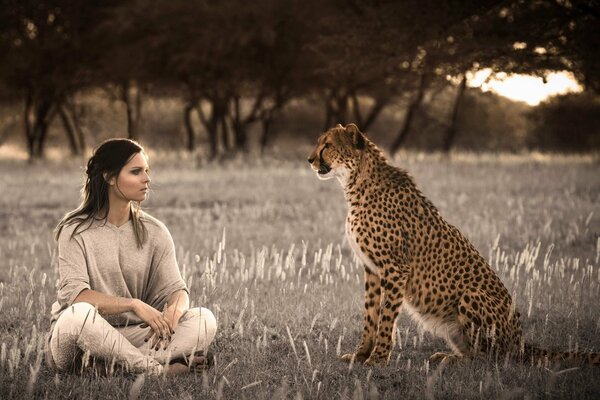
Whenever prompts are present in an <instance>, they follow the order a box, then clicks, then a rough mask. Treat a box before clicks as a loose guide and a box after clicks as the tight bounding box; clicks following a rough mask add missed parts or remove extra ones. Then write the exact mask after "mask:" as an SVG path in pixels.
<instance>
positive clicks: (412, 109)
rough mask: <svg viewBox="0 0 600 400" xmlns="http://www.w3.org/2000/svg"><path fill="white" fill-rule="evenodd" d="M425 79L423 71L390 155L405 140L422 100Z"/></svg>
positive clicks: (396, 150)
mask: <svg viewBox="0 0 600 400" xmlns="http://www.w3.org/2000/svg"><path fill="white" fill-rule="evenodd" d="M426 80H427V78H426V74H425V72H423V73H422V74H421V79H420V80H419V87H418V88H417V94H416V96H415V98H414V99H413V101H412V102H411V103H410V105H409V106H408V109H407V110H406V116H405V117H404V123H403V124H402V128H401V129H400V131H399V132H398V134H397V135H396V139H395V140H394V142H393V143H392V145H391V146H390V153H391V154H392V156H393V155H394V154H396V152H398V150H399V149H400V147H402V145H403V144H404V142H405V141H406V138H407V137H408V134H409V133H410V128H411V126H412V123H413V118H414V116H415V114H416V112H417V110H418V108H419V106H420V105H421V101H423V95H424V94H425V88H426V87H427V85H426Z"/></svg>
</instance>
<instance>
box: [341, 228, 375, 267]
mask: <svg viewBox="0 0 600 400" xmlns="http://www.w3.org/2000/svg"><path fill="white" fill-rule="evenodd" d="M346 237H347V238H348V244H349V245H350V248H351V249H352V251H353V252H354V254H356V257H358V259H359V260H360V261H362V263H363V264H364V266H365V268H367V269H368V270H369V271H371V272H372V273H374V274H378V272H377V267H376V265H375V263H374V262H373V260H372V259H371V258H370V257H369V255H368V254H366V253H365V252H364V251H362V249H361V246H360V244H359V241H358V235H357V233H356V232H355V230H354V229H353V226H352V221H351V219H350V218H349V217H348V218H346Z"/></svg>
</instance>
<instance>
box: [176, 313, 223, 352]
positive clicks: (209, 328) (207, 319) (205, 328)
mask: <svg viewBox="0 0 600 400" xmlns="http://www.w3.org/2000/svg"><path fill="white" fill-rule="evenodd" d="M182 320H183V321H181V323H184V324H186V325H188V326H190V327H194V328H195V329H196V330H197V335H198V338H199V339H200V340H201V341H204V342H206V344H208V343H210V342H212V340H213V338H214V337H215V334H216V332H217V319H216V318H215V316H214V314H213V313H212V312H211V311H210V310H209V309H208V308H204V307H195V308H190V309H188V310H187V311H186V314H184V316H183V317H182Z"/></svg>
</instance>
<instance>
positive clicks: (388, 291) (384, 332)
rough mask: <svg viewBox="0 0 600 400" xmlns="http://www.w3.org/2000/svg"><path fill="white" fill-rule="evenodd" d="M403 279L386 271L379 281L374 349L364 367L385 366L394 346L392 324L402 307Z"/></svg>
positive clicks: (394, 273) (396, 273)
mask: <svg viewBox="0 0 600 400" xmlns="http://www.w3.org/2000/svg"><path fill="white" fill-rule="evenodd" d="M403 284H404V279H402V275H401V274H400V273H399V272H398V271H392V270H386V272H385V275H384V277H383V278H382V279H381V311H380V314H379V323H378V329H377V337H376V341H375V347H374V348H373V350H372V351H371V355H370V356H369V358H368V359H367V360H366V361H365V364H366V365H375V364H386V363H387V362H388V358H389V356H390V353H391V351H392V347H393V345H394V340H393V339H394V337H393V335H394V322H395V321H396V318H398V314H399V313H400V308H401V307H402V299H403Z"/></svg>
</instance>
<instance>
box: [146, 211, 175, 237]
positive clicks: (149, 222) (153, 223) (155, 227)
mask: <svg viewBox="0 0 600 400" xmlns="http://www.w3.org/2000/svg"><path fill="white" fill-rule="evenodd" d="M140 220H141V221H142V222H143V223H144V225H145V226H146V229H147V230H148V233H149V235H150V236H154V235H168V236H171V233H170V232H169V229H168V228H167V226H166V225H165V224H164V223H163V222H162V221H161V220H159V219H158V218H155V217H153V216H152V215H150V214H148V213H147V212H145V211H140Z"/></svg>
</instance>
